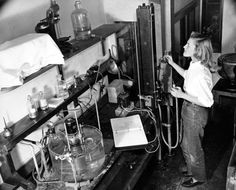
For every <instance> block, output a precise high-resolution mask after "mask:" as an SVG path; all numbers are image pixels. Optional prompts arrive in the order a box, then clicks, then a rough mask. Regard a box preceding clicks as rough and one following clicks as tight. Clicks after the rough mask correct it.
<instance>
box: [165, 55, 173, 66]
mask: <svg viewBox="0 0 236 190" xmlns="http://www.w3.org/2000/svg"><path fill="white" fill-rule="evenodd" d="M164 59H165V60H166V62H167V63H168V64H170V65H171V66H172V65H173V62H174V61H173V58H172V56H170V55H165V56H164Z"/></svg>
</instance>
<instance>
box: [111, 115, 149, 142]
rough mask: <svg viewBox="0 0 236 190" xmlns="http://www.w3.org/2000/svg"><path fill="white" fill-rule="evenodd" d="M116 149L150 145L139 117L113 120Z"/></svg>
mask: <svg viewBox="0 0 236 190" xmlns="http://www.w3.org/2000/svg"><path fill="white" fill-rule="evenodd" d="M111 127H112V132H113V137H114V142H115V147H127V146H137V145H145V144H147V143H148V141H147V137H146V134H145V132H144V129H143V125H142V121H141V119H140V116H139V115H133V116H128V117H122V118H113V119H111Z"/></svg>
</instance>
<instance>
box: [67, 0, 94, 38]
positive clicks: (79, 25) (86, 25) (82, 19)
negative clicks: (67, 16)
mask: <svg viewBox="0 0 236 190" xmlns="http://www.w3.org/2000/svg"><path fill="white" fill-rule="evenodd" d="M71 21H72V25H73V30H74V35H75V39H76V40H85V39H88V38H90V35H91V25H90V22H89V19H88V11H87V10H86V9H84V8H82V6H81V1H75V10H74V11H73V12H72V13H71Z"/></svg>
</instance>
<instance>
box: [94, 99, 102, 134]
mask: <svg viewBox="0 0 236 190" xmlns="http://www.w3.org/2000/svg"><path fill="white" fill-rule="evenodd" d="M94 104H95V109H96V115H97V121H98V129H99V131H101V124H100V118H99V113H98V104H97V100H96V98H94Z"/></svg>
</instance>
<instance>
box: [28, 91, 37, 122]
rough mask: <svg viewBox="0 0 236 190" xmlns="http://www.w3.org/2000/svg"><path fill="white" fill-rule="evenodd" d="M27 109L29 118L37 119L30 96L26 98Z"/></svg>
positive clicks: (34, 106)
mask: <svg viewBox="0 0 236 190" xmlns="http://www.w3.org/2000/svg"><path fill="white" fill-rule="evenodd" d="M27 109H28V115H29V118H31V119H34V118H36V117H37V113H38V110H37V107H36V104H35V103H34V101H33V99H32V97H31V96H30V95H28V96H27Z"/></svg>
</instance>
